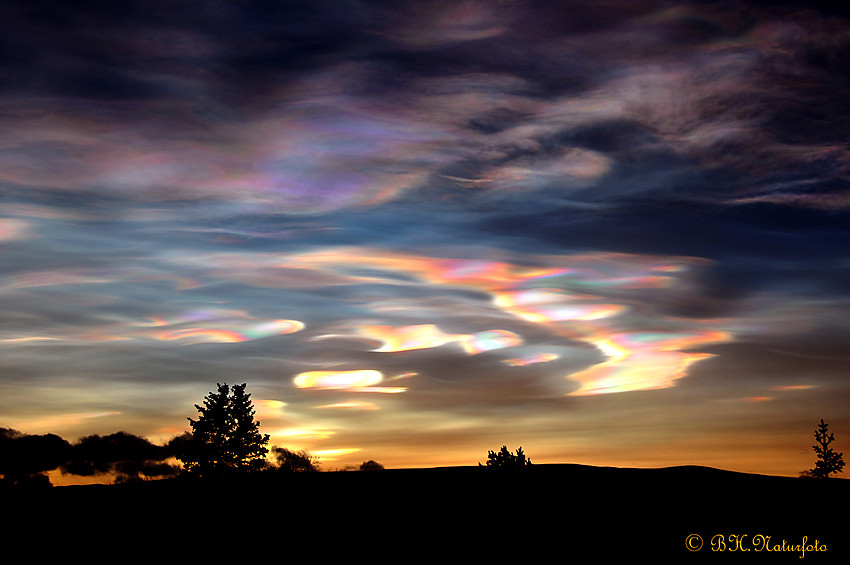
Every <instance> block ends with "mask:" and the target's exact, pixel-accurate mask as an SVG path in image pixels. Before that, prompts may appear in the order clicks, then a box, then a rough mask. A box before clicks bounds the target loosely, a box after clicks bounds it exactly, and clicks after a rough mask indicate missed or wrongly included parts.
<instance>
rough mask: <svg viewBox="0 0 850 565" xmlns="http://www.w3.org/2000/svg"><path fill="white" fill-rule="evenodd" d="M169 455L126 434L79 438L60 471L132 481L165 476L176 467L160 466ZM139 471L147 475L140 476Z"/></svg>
mask: <svg viewBox="0 0 850 565" xmlns="http://www.w3.org/2000/svg"><path fill="white" fill-rule="evenodd" d="M169 456H170V452H169V450H168V449H167V447H163V446H160V445H154V444H153V443H151V442H150V441H148V440H147V439H146V438H143V437H141V436H137V435H133V434H130V433H127V432H123V431H121V432H115V433H113V434H109V435H106V436H100V435H97V434H94V435H90V436H85V437H82V438H80V440H79V441H77V442H76V443H75V444H73V445H72V446H71V452H70V455H69V458H68V461H67V462H65V463H64V464H63V465H62V467H61V469H62V472H63V473H65V474H71V475H80V476H92V475H101V474H106V473H115V475H116V480H117V481H118V482H125V481H127V480H129V479H132V478H139V479H141V478H143V477H142V476H141V475H144V476H145V477H147V478H154V477H156V476H159V477H162V476H169V475H173V474H175V472H176V468H175V467H173V466H171V465H168V464H166V463H164V461H165V460H166V459H167V458H168V457H169ZM143 469H146V470H147V472H144V473H143Z"/></svg>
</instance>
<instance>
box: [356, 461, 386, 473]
mask: <svg viewBox="0 0 850 565" xmlns="http://www.w3.org/2000/svg"><path fill="white" fill-rule="evenodd" d="M360 470H361V471H383V470H384V466H383V465H381V464H380V463H378V462H377V461H375V460H374V459H370V460H368V461H364V462H363V463H361V464H360Z"/></svg>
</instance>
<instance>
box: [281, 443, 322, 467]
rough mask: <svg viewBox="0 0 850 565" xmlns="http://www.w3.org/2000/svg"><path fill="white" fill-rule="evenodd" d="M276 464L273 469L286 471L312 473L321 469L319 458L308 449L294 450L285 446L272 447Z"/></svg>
mask: <svg viewBox="0 0 850 565" xmlns="http://www.w3.org/2000/svg"><path fill="white" fill-rule="evenodd" d="M272 455H273V456H274V459H275V462H276V464H275V465H273V466H272V467H271V470H273V471H281V472H286V473H312V472H316V471H318V470H319V459H318V457H314V456H313V455H310V454H309V453H307V452H306V451H292V450H290V449H286V448H285V447H272Z"/></svg>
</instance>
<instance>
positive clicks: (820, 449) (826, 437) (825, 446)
mask: <svg viewBox="0 0 850 565" xmlns="http://www.w3.org/2000/svg"><path fill="white" fill-rule="evenodd" d="M834 440H835V434H831V433H829V424H825V423H824V421H823V418H821V421H820V424H818V427H817V429H816V430H815V441H817V443H816V444H815V445H813V446H812V449H814V450H815V453H817V455H818V460H817V461H816V462H815V467H814V468H813V469H812V470H811V473H812V477H814V478H816V479H828V478H829V475H830V474H832V473H840V472H841V470H842V469H843V468H844V458H843V455H844V454H843V453H836V451H835V450H834V449H832V448H831V447H830V446H829V444H830V443H832V442H833V441H834Z"/></svg>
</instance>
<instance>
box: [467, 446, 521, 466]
mask: <svg viewBox="0 0 850 565" xmlns="http://www.w3.org/2000/svg"><path fill="white" fill-rule="evenodd" d="M478 465H479V466H481V463H479V464H478ZM531 465H532V463H531V459H527V458H526V456H525V453H523V452H522V447H520V448H518V449H517V450H516V455H514V454H513V453H511V452H510V451H508V447H507V446H506V445H503V446H502V449H501V450H500V451H499V452H498V453H496V452H495V451H488V452H487V464H486V466H487V467H492V468H494V469H504V470H509V469H525V468H526V467H530V466H531Z"/></svg>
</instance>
